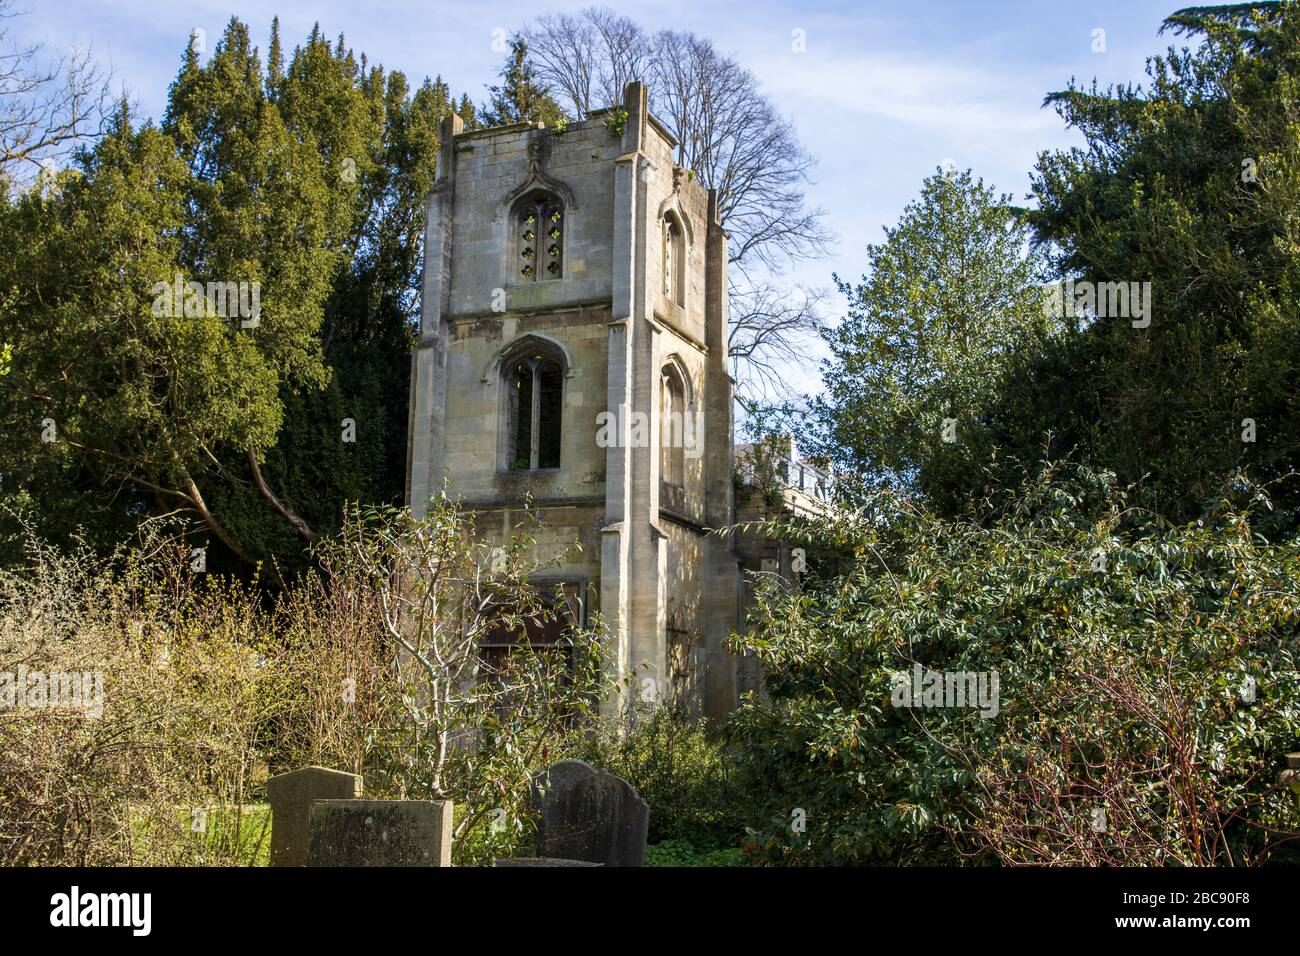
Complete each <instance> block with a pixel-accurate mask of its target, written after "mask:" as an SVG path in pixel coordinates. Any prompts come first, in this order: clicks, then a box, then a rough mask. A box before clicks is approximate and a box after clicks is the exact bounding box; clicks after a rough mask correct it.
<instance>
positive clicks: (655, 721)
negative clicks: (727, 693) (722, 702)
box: [570, 705, 743, 849]
mask: <svg viewBox="0 0 1300 956" xmlns="http://www.w3.org/2000/svg"><path fill="white" fill-rule="evenodd" d="M629 725H630V726H629ZM571 748H572V753H571V754H570V756H573V757H576V758H577V759H579V760H585V761H587V763H589V764H591V765H592V766H594V767H599V768H600V769H602V770H606V771H608V772H610V773H612V774H616V775H617V776H619V777H622V778H623V779H624V780H626V781H627V782H628V783H630V784H631V785H632V786H633V787H635V788H636V791H637V793H639V794H640V795H641V796H642V798H644V799H645V801H646V802H647V803H649V804H650V835H649V842H650V843H652V844H654V843H661V842H664V841H682V842H685V843H689V844H693V845H694V846H696V847H704V848H709V849H713V848H723V847H737V846H739V837H740V836H741V833H742V832H743V831H742V829H741V821H740V808H741V806H742V805H743V804H742V800H741V795H740V791H739V789H738V788H737V786H736V781H735V776H736V762H735V755H734V754H732V753H731V752H729V751H728V750H727V749H726V748H725V747H724V746H723V744H722V742H721V739H720V738H719V736H718V734H716V733H714V732H711V731H710V730H709V729H708V727H707V725H706V723H705V721H704V720H702V719H693V718H691V717H688V716H685V715H683V714H682V713H680V712H679V711H677V710H675V709H673V708H670V707H657V708H654V709H651V708H649V707H646V706H640V705H638V706H637V707H635V708H633V712H632V713H631V714H629V715H625V716H624V718H622V719H619V720H607V721H602V722H599V723H597V724H595V725H594V726H593V727H591V728H588V729H586V730H584V731H582V732H580V733H579V734H577V735H575V737H574V741H573V743H572V745H571Z"/></svg>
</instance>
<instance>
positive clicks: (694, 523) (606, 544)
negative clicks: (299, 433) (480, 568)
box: [407, 83, 740, 719]
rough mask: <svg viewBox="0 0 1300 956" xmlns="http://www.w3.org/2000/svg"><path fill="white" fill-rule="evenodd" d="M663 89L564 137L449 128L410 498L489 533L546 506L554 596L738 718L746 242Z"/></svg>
mask: <svg viewBox="0 0 1300 956" xmlns="http://www.w3.org/2000/svg"><path fill="white" fill-rule="evenodd" d="M675 146H676V143H675V141H674V139H673V137H672V135H671V134H670V133H669V132H668V131H667V130H666V129H665V128H664V127H663V125H662V124H660V123H659V121H658V120H656V119H655V118H654V117H653V116H651V115H650V112H649V110H648V108H647V102H646V91H645V87H644V86H643V85H642V84H640V83H630V84H628V86H627V88H626V90H625V91H624V98H623V103H622V104H621V105H619V106H615V107H610V108H608V109H605V110H600V111H596V112H593V113H592V114H591V116H590V117H589V118H588V119H587V120H585V121H583V122H580V123H571V124H569V125H568V126H567V127H564V128H562V129H561V128H549V129H547V128H541V127H539V126H536V125H533V124H517V125H514V126H504V127H497V128H493V129H485V130H477V131H473V132H468V133H467V132H463V128H462V123H461V121H460V119H459V118H458V117H455V116H452V117H449V118H447V119H446V120H444V122H443V126H442V137H441V154H440V157H439V164H438V181H437V184H436V185H435V187H434V189H433V191H432V193H431V194H430V196H429V197H428V200H427V204H426V210H425V216H426V223H425V264H424V280H423V282H424V285H423V305H422V310H421V317H420V319H421V321H420V337H419V342H418V343H417V345H416V347H415V350H414V354H413V357H412V380H411V424H410V433H409V448H408V456H407V460H408V462H409V475H408V479H407V501H408V504H409V505H410V506H411V508H412V510H413V511H414V512H415V513H416V514H423V512H424V511H425V509H426V506H427V503H428V501H429V499H430V497H431V496H432V495H434V494H437V493H438V492H440V491H441V490H442V488H443V487H444V485H445V487H446V488H447V489H448V491H449V493H450V494H452V495H453V496H455V497H458V498H460V499H461V500H462V501H463V502H464V504H465V506H466V507H467V508H469V509H472V510H473V511H474V512H475V514H476V517H477V520H478V526H479V528H480V529H481V532H482V533H483V534H484V535H485V536H486V537H488V538H493V537H500V536H505V535H508V534H509V530H510V528H511V527H513V525H514V524H515V523H516V522H517V520H518V518H519V517H520V512H521V509H522V508H523V503H524V500H525V496H531V501H532V504H533V507H534V508H535V509H537V511H538V512H539V513H540V517H541V519H542V522H543V523H544V525H545V528H546V535H545V540H543V541H542V542H541V545H540V546H542V547H544V548H549V549H553V552H554V553H555V554H560V553H563V552H565V551H566V550H567V549H569V547H570V545H572V543H573V542H574V541H575V540H576V541H578V542H579V543H580V544H581V549H582V550H581V553H579V554H576V555H573V556H572V557H571V559H569V560H567V561H566V562H565V563H564V565H563V567H562V568H561V569H560V571H559V572H558V573H557V574H556V575H555V581H553V582H551V584H552V586H559V587H562V588H563V589H564V591H565V593H566V594H567V595H569V596H570V597H571V605H570V606H571V607H572V608H574V613H575V614H577V615H580V616H583V617H585V618H587V619H590V617H591V614H592V613H593V612H595V611H599V612H600V616H601V619H602V620H603V622H604V625H605V629H604V633H603V640H604V641H605V647H604V651H605V659H606V661H607V662H608V667H609V670H610V676H611V677H613V678H614V679H615V680H616V681H619V682H621V683H623V684H625V685H626V686H627V687H628V688H629V689H632V690H634V692H636V693H638V694H640V695H641V696H643V697H651V696H653V697H656V698H659V699H661V700H662V699H672V700H676V701H680V702H684V703H686V704H687V705H688V706H689V707H691V708H693V709H695V710H697V711H699V712H701V713H705V714H707V715H708V716H710V717H712V718H714V719H719V718H721V717H723V716H725V714H726V713H728V712H729V711H730V710H731V709H732V708H733V707H734V706H735V702H736V660H735V659H734V658H732V656H731V655H730V654H728V653H727V651H726V650H725V648H724V646H723V642H724V641H725V639H726V637H727V635H728V633H729V631H730V629H731V628H732V627H734V626H735V623H736V616H737V608H738V602H739V595H740V572H739V569H738V565H737V559H736V555H735V553H734V551H733V549H732V546H731V542H730V539H729V538H726V537H719V536H716V535H709V534H708V530H709V529H712V528H721V527H724V526H726V525H728V524H729V523H731V521H732V520H733V484H732V454H731V453H732V419H731V416H732V382H731V379H730V377H729V375H728V372H727V239H726V235H725V233H724V232H723V230H722V227H721V225H720V223H719V219H718V209H717V197H716V195H715V194H714V193H713V192H712V191H710V190H705V189H704V188H702V187H701V186H700V185H699V184H698V183H697V182H695V179H694V175H693V173H692V172H691V171H689V170H685V169H682V168H681V167H679V166H677V165H676V164H675V152H674V150H675Z"/></svg>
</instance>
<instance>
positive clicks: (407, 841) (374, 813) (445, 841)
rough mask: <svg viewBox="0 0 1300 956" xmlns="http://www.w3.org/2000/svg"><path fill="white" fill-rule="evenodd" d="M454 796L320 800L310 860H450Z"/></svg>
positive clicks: (415, 862) (397, 863)
mask: <svg viewBox="0 0 1300 956" xmlns="http://www.w3.org/2000/svg"><path fill="white" fill-rule="evenodd" d="M451 810H452V807H451V801H449V800H317V801H316V802H315V803H313V804H312V807H311V838H310V841H309V844H308V851H307V864H308V866H451V827H452V814H451Z"/></svg>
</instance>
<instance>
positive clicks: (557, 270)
mask: <svg viewBox="0 0 1300 956" xmlns="http://www.w3.org/2000/svg"><path fill="white" fill-rule="evenodd" d="M514 223H515V240H516V241H515V247H516V251H517V255H516V257H515V265H514V268H515V272H514V276H515V281H516V282H533V281H536V280H539V279H558V278H560V276H561V275H563V273H564V225H565V224H564V204H563V203H561V202H560V200H559V199H557V198H556V197H555V196H553V195H551V194H550V193H544V192H538V193H529V194H528V195H527V196H525V197H524V198H523V199H521V200H520V201H519V202H518V203H516V204H515V216H514Z"/></svg>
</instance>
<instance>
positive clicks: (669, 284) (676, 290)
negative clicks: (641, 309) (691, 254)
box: [663, 213, 686, 307]
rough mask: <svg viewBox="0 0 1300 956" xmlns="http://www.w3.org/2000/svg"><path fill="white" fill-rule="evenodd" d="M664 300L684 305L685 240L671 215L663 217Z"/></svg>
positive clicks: (678, 224) (677, 223) (679, 225)
mask: <svg viewBox="0 0 1300 956" xmlns="http://www.w3.org/2000/svg"><path fill="white" fill-rule="evenodd" d="M663 259H664V261H663V275H664V298H665V299H667V300H668V301H669V302H672V303H673V304H674V305H679V306H682V307H685V305H686V239H685V235H684V233H683V232H682V224H681V223H680V222H678V220H677V217H676V216H674V215H673V214H672V213H668V215H666V216H664V257H663Z"/></svg>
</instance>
